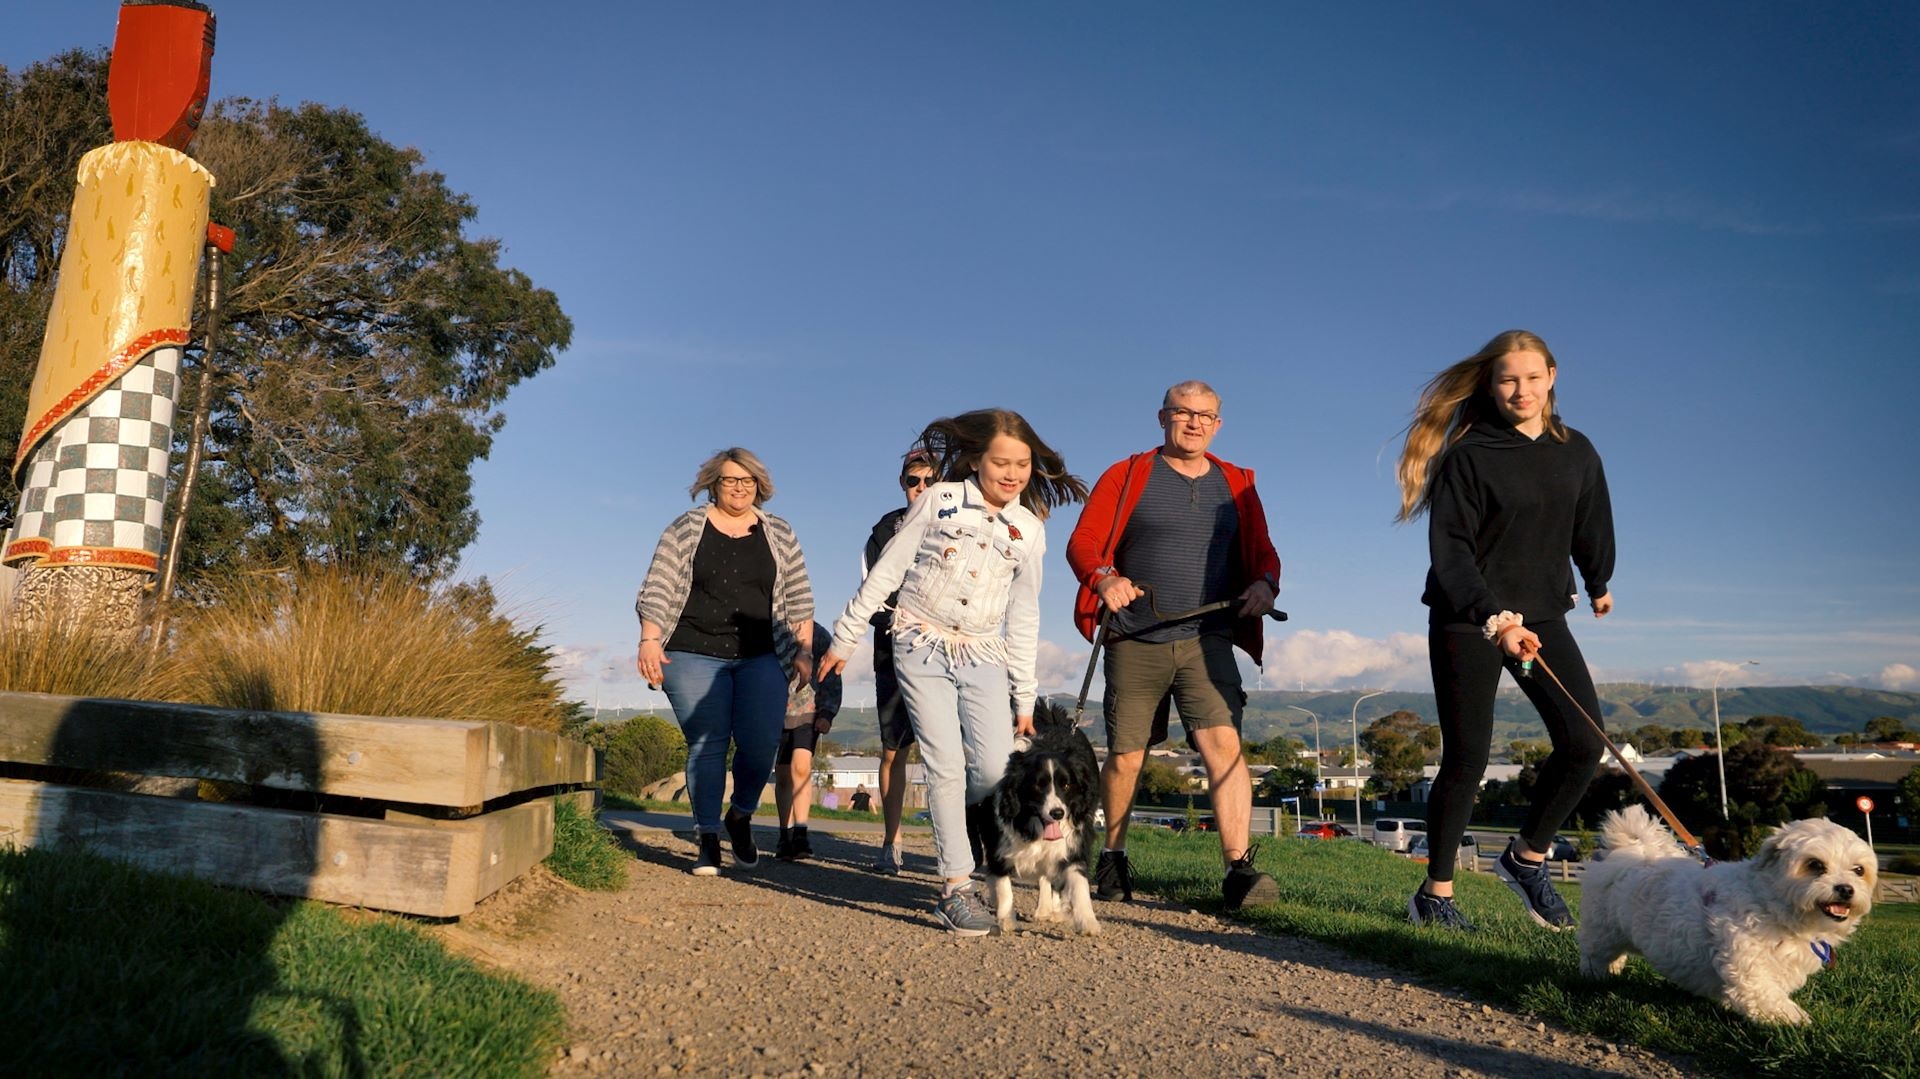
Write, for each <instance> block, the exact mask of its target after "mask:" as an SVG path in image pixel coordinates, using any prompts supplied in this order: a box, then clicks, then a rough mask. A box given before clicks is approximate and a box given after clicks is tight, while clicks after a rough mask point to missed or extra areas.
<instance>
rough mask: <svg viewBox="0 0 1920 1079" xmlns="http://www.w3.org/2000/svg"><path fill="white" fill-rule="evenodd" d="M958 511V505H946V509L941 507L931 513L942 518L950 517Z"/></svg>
mask: <svg viewBox="0 0 1920 1079" xmlns="http://www.w3.org/2000/svg"><path fill="white" fill-rule="evenodd" d="M959 512H960V507H959V506H948V507H947V508H946V509H943V510H935V511H933V515H934V516H935V517H939V518H942V519H944V518H947V517H951V516H953V515H954V514H956V513H959Z"/></svg>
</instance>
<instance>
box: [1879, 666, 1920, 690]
mask: <svg viewBox="0 0 1920 1079" xmlns="http://www.w3.org/2000/svg"><path fill="white" fill-rule="evenodd" d="M1880 684H1881V685H1882V686H1884V687H1886V688H1887V689H1893V690H1908V689H1920V670H1915V669H1914V667H1913V664H1911V663H1889V664H1887V665H1886V666H1885V667H1882V668H1880Z"/></svg>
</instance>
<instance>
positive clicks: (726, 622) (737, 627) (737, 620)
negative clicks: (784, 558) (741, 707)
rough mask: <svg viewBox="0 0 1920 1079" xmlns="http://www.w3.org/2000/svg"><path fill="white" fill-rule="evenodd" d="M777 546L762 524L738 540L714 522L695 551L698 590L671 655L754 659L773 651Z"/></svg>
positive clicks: (675, 632) (682, 614) (675, 631)
mask: <svg viewBox="0 0 1920 1079" xmlns="http://www.w3.org/2000/svg"><path fill="white" fill-rule="evenodd" d="M773 576H774V566H773V548H771V547H769V546H768V545H767V536H766V533H765V532H764V531H762V530H761V527H760V523H759V522H758V521H755V522H754V525H753V527H752V529H750V530H749V531H748V532H747V534H746V535H744V536H742V537H740V538H739V539H735V538H733V537H732V536H729V535H727V534H726V533H724V532H722V531H720V530H719V529H717V528H715V527H713V522H712V521H708V522H707V526H706V528H705V529H704V530H703V531H702V532H701V533H700V546H699V547H697V548H695V549H694V552H693V588H692V590H691V591H689V592H688V593H687V605H686V607H685V608H683V609H682V610H681V611H680V621H679V622H678V623H677V624H676V625H675V626H674V627H673V636H672V637H671V638H669V639H668V640H667V642H666V650H667V651H669V652H696V653H699V654H700V655H703V656H713V657H715V658H716V659H748V658H751V657H753V656H764V655H766V654H767V653H769V652H772V651H773Z"/></svg>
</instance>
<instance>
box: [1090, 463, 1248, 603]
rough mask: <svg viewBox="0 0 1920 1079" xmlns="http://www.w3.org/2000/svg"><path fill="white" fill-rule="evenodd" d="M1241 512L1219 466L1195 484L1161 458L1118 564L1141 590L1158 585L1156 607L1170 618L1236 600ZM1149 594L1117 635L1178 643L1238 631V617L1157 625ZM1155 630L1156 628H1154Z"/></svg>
mask: <svg viewBox="0 0 1920 1079" xmlns="http://www.w3.org/2000/svg"><path fill="white" fill-rule="evenodd" d="M1239 531H1240V514H1239V512H1238V511H1236V510H1235V509H1234V508H1233V492H1232V491H1231V490H1230V489H1229V488H1228V487H1227V478H1226V477H1225V476H1223V475H1221V474H1220V470H1219V469H1217V468H1208V469H1207V474H1206V475H1204V476H1201V477H1200V478H1199V479H1192V480H1190V479H1188V478H1187V477H1185V476H1182V475H1181V474H1180V473H1178V472H1175V471H1174V470H1173V466H1172V465H1169V464H1167V462H1166V460H1165V459H1164V458H1161V457H1158V456H1156V457H1155V458H1154V460H1153V468H1152V470H1151V471H1150V472H1148V474H1147V486H1146V488H1145V489H1144V490H1142V491H1141V492H1140V501H1139V503H1138V504H1137V505H1135V506H1134V508H1133V514H1132V516H1130V517H1128V518H1127V526H1126V530H1125V531H1123V532H1122V533H1121V534H1120V546H1119V547H1118V549H1116V550H1115V551H1114V556H1113V566H1114V568H1115V569H1116V570H1119V571H1120V574H1121V576H1123V577H1126V578H1128V579H1129V580H1131V581H1133V583H1134V584H1135V585H1136V586H1140V587H1144V586H1145V585H1148V584H1151V585H1152V586H1153V602H1154V604H1155V605H1156V606H1158V607H1159V609H1160V613H1161V614H1162V615H1169V614H1177V613H1179V612H1181V611H1186V610H1191V609H1192V608H1195V607H1198V606H1200V605H1202V604H1205V603H1212V602H1215V601H1217V600H1223V599H1230V598H1231V589H1232V588H1233V551H1234V540H1235V538H1236V536H1237V535H1238V533H1239ZM1155 621H1156V619H1155V617H1154V615H1153V611H1152V609H1151V608H1149V607H1148V605H1147V599H1146V597H1142V598H1140V599H1137V600H1134V601H1133V603H1132V604H1130V605H1129V606H1127V607H1126V608H1125V609H1124V610H1122V611H1121V612H1120V613H1119V614H1118V615H1117V616H1116V617H1115V619H1114V622H1113V625H1112V630H1113V631H1114V632H1116V633H1118V634H1120V635H1122V636H1127V637H1133V638H1135V639H1137V640H1143V641H1174V640H1179V639H1181V638H1183V637H1194V636H1198V635H1199V634H1200V633H1202V632H1207V633H1230V632H1232V629H1233V612H1231V611H1217V612H1215V613H1213V614H1210V615H1207V616H1206V617H1204V618H1193V619H1188V620H1187V621H1185V622H1176V623H1173V624H1172V625H1164V626H1154V622H1155ZM1148 627H1152V628H1148Z"/></svg>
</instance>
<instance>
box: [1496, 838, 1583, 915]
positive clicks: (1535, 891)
mask: <svg viewBox="0 0 1920 1079" xmlns="http://www.w3.org/2000/svg"><path fill="white" fill-rule="evenodd" d="M1494 869H1495V873H1494V875H1495V876H1497V877H1499V878H1500V879H1501V880H1504V881H1506V882H1507V887H1509V888H1512V889H1513V894H1515V895H1517V896H1519V897H1520V902H1521V903H1523V904H1525V905H1526V908H1527V913H1528V914H1529V915H1531V916H1532V917H1533V920H1534V921H1536V922H1539V923H1540V924H1541V925H1543V926H1545V927H1546V928H1548V929H1551V930H1553V931H1554V932H1556V933H1558V932H1561V931H1563V930H1567V929H1572V928H1573V912H1572V911H1570V910H1568V909H1567V901H1566V900H1564V899H1562V898H1560V893H1559V892H1556V891H1554V890H1553V871H1552V870H1549V869H1548V868H1547V867H1546V863H1544V862H1543V863H1541V864H1540V865H1529V864H1528V863H1526V862H1523V861H1521V860H1520V859H1518V858H1516V857H1514V854H1513V847H1511V846H1509V847H1507V849H1506V850H1503V851H1501V852H1500V860H1499V861H1497V862H1495V863H1494Z"/></svg>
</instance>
